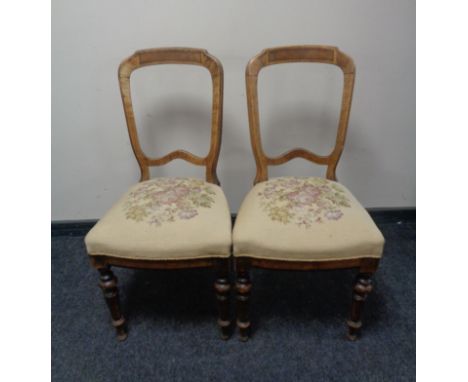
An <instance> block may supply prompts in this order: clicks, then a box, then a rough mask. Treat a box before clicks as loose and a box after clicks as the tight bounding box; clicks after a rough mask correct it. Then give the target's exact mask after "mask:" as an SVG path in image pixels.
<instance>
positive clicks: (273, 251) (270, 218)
mask: <svg viewBox="0 0 468 382" xmlns="http://www.w3.org/2000/svg"><path fill="white" fill-rule="evenodd" d="M233 242H234V256H237V257H242V256H247V257H253V258H261V259H273V260H286V261H288V260H289V261H324V260H341V259H353V258H362V257H374V258H379V257H381V255H382V251H383V245H384V238H383V236H382V234H381V233H380V231H379V229H378V228H377V227H376V225H375V223H374V222H373V221H372V219H371V217H370V216H369V214H368V213H367V211H366V210H365V209H364V208H363V207H362V206H361V205H360V204H359V202H358V201H357V200H356V198H355V197H354V196H353V195H352V194H351V192H350V191H349V190H348V189H346V187H344V186H343V185H341V184H339V183H337V182H334V181H331V180H327V179H323V178H315V177H311V178H295V177H283V178H272V179H270V180H268V181H265V182H261V183H258V184H257V185H256V186H255V187H254V188H253V189H252V190H251V191H250V192H249V194H248V195H247V197H246V198H245V199H244V202H243V203H242V206H241V208H240V210H239V213H238V215H237V219H236V224H235V226H234V232H233Z"/></svg>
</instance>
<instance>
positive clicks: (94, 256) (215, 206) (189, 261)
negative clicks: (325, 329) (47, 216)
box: [85, 48, 232, 340]
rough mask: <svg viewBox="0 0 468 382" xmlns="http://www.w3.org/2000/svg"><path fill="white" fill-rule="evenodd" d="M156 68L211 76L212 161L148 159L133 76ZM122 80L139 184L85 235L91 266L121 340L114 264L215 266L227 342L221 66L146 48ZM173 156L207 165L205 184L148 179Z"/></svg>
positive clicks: (192, 52)
mask: <svg viewBox="0 0 468 382" xmlns="http://www.w3.org/2000/svg"><path fill="white" fill-rule="evenodd" d="M158 64H188V65H198V66H203V67H205V68H206V69H208V71H209V72H210V73H211V78H212V86H213V92H212V95H213V103H212V113H211V118H212V120H211V143H210V149H209V153H208V155H207V156H206V157H198V156H196V155H193V154H191V153H189V152H187V151H183V150H176V151H173V152H170V153H168V154H167V155H165V156H163V157H160V158H150V157H148V156H146V155H145V154H144V152H143V150H142V148H141V146H140V142H139V140H138V133H137V128H136V123H135V117H134V113H133V106H132V99H131V93H130V75H131V73H132V72H133V71H134V70H136V69H138V68H141V67H143V66H147V65H158ZM119 83H120V91H121V95H122V102H123V107H124V111H125V118H126V121H127V127H128V132H129V135H130V142H131V145H132V148H133V152H134V154H135V156H136V159H137V161H138V164H139V167H140V172H141V178H140V183H138V184H136V185H134V186H133V187H131V188H130V190H129V191H128V192H127V193H126V194H125V195H124V196H123V197H122V198H121V199H120V200H119V201H118V202H117V203H116V204H115V205H114V206H113V207H112V208H111V209H110V210H109V211H108V212H107V213H106V214H105V215H104V217H103V218H102V219H100V220H99V222H98V223H97V224H96V225H95V226H94V227H93V228H92V230H91V231H90V232H89V233H88V235H87V236H86V238H85V242H86V248H87V252H88V255H89V257H90V260H91V264H92V266H94V267H95V268H97V270H98V271H99V273H100V283H99V286H100V287H101V288H102V290H103V292H104V297H105V300H106V302H107V305H108V307H109V310H110V313H111V316H112V325H113V326H114V327H115V329H116V331H117V338H118V339H119V340H125V339H126V337H127V329H126V325H125V319H124V317H123V315H122V311H121V309H120V306H119V297H118V289H117V278H116V277H115V276H114V274H113V272H112V271H111V266H116V267H125V268H140V269H181V268H196V267H215V268H216V269H217V278H216V281H215V283H214V288H215V294H216V299H217V302H218V309H219V318H218V325H219V327H220V330H221V336H222V338H224V339H227V338H228V334H229V326H230V320H229V312H228V310H229V308H228V302H229V299H228V294H229V289H230V283H229V273H228V272H229V257H230V252H231V241H232V240H231V216H230V211H229V207H228V204H227V201H226V197H225V196H224V193H223V191H222V190H221V188H220V187H219V181H218V178H217V175H216V166H217V162H218V156H219V150H220V146H221V132H222V111H223V68H222V66H221V63H220V62H219V61H218V59H216V58H215V57H213V56H212V55H210V54H209V53H208V52H207V51H206V50H202V49H191V48H161V49H149V50H142V51H137V52H135V53H134V54H133V55H132V56H130V57H129V58H127V59H126V60H124V61H123V62H122V63H121V65H120V67H119ZM174 159H183V160H186V161H188V162H190V163H193V164H195V165H198V166H205V168H206V171H205V173H206V181H205V180H201V179H195V178H169V177H160V178H154V179H151V180H150V173H149V168H150V166H160V165H163V164H166V163H168V162H170V161H172V160H174ZM181 282H182V280H181Z"/></svg>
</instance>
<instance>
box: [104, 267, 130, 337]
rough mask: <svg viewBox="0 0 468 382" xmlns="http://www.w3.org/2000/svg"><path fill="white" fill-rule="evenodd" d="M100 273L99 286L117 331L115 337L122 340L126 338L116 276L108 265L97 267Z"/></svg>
mask: <svg viewBox="0 0 468 382" xmlns="http://www.w3.org/2000/svg"><path fill="white" fill-rule="evenodd" d="M98 271H99V273H100V278H99V286H100V287H101V289H102V291H103V293H104V298H105V299H106V303H107V306H108V308H109V311H110V314H111V316H112V325H113V326H114V327H115V330H116V331H117V339H118V340H119V341H124V340H125V339H126V338H127V329H126V327H125V318H124V316H123V315H122V313H121V311H120V302H119V290H118V288H117V277H115V276H114V273H112V271H111V269H110V267H109V266H105V267H103V268H98Z"/></svg>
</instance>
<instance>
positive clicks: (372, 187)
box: [31, 0, 415, 220]
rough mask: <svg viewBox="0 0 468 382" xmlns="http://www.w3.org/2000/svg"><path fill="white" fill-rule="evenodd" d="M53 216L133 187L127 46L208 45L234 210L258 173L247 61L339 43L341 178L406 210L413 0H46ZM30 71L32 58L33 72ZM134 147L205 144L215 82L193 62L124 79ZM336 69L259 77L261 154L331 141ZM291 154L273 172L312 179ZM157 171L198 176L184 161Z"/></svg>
mask: <svg viewBox="0 0 468 382" xmlns="http://www.w3.org/2000/svg"><path fill="white" fill-rule="evenodd" d="M52 18H53V25H52V28H53V29H52V219H53V220H68V219H92V218H98V217H100V216H101V215H102V214H103V213H104V212H105V211H106V210H107V209H108V208H109V207H110V206H111V205H112V204H113V203H114V202H115V201H116V199H118V198H119V196H120V195H121V194H122V193H123V192H124V191H125V190H126V189H127V188H128V187H129V186H130V185H131V184H133V183H135V182H137V181H138V178H139V169H138V166H137V163H136V160H135V159H134V157H133V153H132V150H131V147H130V143H129V140H128V134H127V130H126V126H125V120H124V114H123V110H122V106H121V100H120V94H119V88H118V82H117V67H118V65H119V63H120V61H121V60H122V59H123V58H125V57H127V56H128V55H130V54H132V53H133V52H134V51H135V50H138V49H142V48H150V47H163V46H188V47H200V48H206V49H207V50H208V51H209V52H210V53H212V54H213V55H215V56H217V57H218V58H219V59H220V60H221V62H222V63H223V65H224V73H225V93H224V135H223V143H222V148H221V155H220V161H219V166H218V175H219V178H220V180H221V183H222V186H223V188H224V190H225V192H226V194H227V197H228V200H229V203H230V206H231V210H232V211H233V212H235V211H237V210H238V208H239V205H240V203H241V201H242V198H243V197H244V195H245V194H246V193H247V192H248V190H249V188H250V187H251V184H252V181H253V178H254V176H255V163H254V159H253V156H252V153H251V147H250V141H249V134H248V122H247V107H246V99H245V80H244V70H245V65H246V63H247V61H248V59H249V58H250V57H252V56H253V55H255V54H256V53H258V52H259V51H260V50H262V49H263V48H266V47H272V46H278V45H289V44H324V45H325V44H326V45H335V46H338V47H339V48H340V49H341V50H343V51H344V52H345V53H347V54H349V55H350V56H351V57H353V59H354V61H355V64H356V67H357V78H356V86H355V92H354V100H353V107H352V111H351V119H350V124H349V130H348V139H347V144H346V147H345V151H344V153H343V156H342V159H341V162H340V165H339V166H338V171H337V174H338V178H339V180H340V181H341V182H342V183H344V184H345V185H346V186H347V187H348V188H350V190H351V191H352V192H353V193H354V194H355V195H356V196H357V198H358V199H359V200H361V202H362V203H363V204H364V205H365V206H366V207H395V206H397V207H399V206H414V205H415V2H414V1H411V0H398V1H397V0H393V1H385V0H379V1H377V0H346V1H344V0H320V1H312V0H302V1H292V0H288V1H279V0H277V1H272V0H262V1H252V0H250V1H239V0H237V1H234V0H231V1H219V0H204V1H175V0H172V1H149V0H147V1H145V0H133V1H128V0H125V1H123V0H99V1H96V0H80V1H71V0H60V1H59V0H55V1H54V2H53V5H52ZM31 70H34V66H31ZM132 80H134V83H133V85H132V91H133V93H134V102H135V109H136V110H135V111H136V113H137V122H138V123H139V124H140V126H139V130H140V134H141V138H142V139H143V140H144V143H143V147H144V148H145V149H146V151H147V152H148V153H149V154H153V155H154V156H159V155H162V154H165V153H167V152H168V151H170V150H172V149H175V148H185V149H188V150H192V151H193V152H194V153H195V154H200V155H204V154H205V153H206V151H207V147H208V136H209V118H210V95H211V93H210V92H211V88H210V86H211V85H210V77H209V74H208V72H207V71H205V70H204V69H203V68H199V67H187V66H183V67H178V68H175V67H170V66H166V65H165V66H159V67H152V68H144V69H141V70H140V71H137V72H135V74H134V75H132ZM340 90H341V74H340V72H339V69H337V68H335V67H333V66H328V65H318V64H309V65H307V64H287V65H280V66H273V67H269V68H267V69H264V71H263V72H262V74H261V77H260V108H261V109H260V112H261V123H262V132H263V140H264V145H265V148H266V151H267V152H268V153H270V154H279V153H280V152H282V151H284V150H287V149H290V148H293V147H296V146H305V147H306V148H309V149H313V150H315V151H316V152H318V153H322V154H326V153H327V152H328V151H329V149H330V148H331V147H332V143H333V140H334V135H335V132H336V122H337V120H338V107H339V105H338V103H339V96H340ZM323 170H324V168H321V167H318V166H316V165H313V164H310V163H309V162H306V161H303V160H301V159H296V160H293V161H292V162H290V163H289V164H287V165H283V166H280V167H277V168H274V167H271V172H270V174H271V176H279V175H285V174H291V175H308V174H312V175H318V174H323V173H324V172H323ZM153 174H154V175H159V176H161V175H172V176H188V175H190V176H203V171H202V169H201V168H195V167H191V165H189V164H185V162H182V161H174V162H172V164H171V165H169V166H165V167H161V168H156V169H155V170H154V171H153Z"/></svg>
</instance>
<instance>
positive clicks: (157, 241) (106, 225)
mask: <svg viewBox="0 0 468 382" xmlns="http://www.w3.org/2000/svg"><path fill="white" fill-rule="evenodd" d="M85 242H86V247H87V250H88V254H89V255H91V256H96V255H107V256H113V257H120V258H126V259H142V260H178V259H198V258H213V257H229V253H230V246H231V218H230V211H229V207H228V204H227V201H226V197H225V196H224V193H223V191H222V190H221V188H220V187H219V186H216V185H214V184H211V183H208V182H205V181H203V180H199V179H192V178H156V179H152V180H148V181H145V182H141V183H138V184H136V185H135V186H133V187H132V188H131V189H130V190H129V191H128V192H127V193H126V194H125V195H124V196H123V197H122V198H121V199H120V200H119V201H118V202H117V203H116V204H115V205H114V206H113V207H112V208H111V209H110V210H109V212H108V213H107V214H106V215H105V216H104V217H103V218H102V219H101V220H100V221H99V222H98V223H97V224H96V225H95V226H94V228H93V229H92V230H91V231H90V232H89V233H88V235H87V236H86V238H85Z"/></svg>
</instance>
